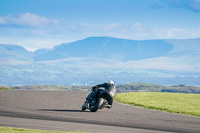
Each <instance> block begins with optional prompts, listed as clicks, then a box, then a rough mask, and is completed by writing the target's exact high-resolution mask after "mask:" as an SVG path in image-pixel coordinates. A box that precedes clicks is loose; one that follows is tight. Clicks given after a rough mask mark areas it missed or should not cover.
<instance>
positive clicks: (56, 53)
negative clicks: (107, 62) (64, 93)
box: [0, 37, 173, 61]
mask: <svg viewBox="0 0 200 133" xmlns="http://www.w3.org/2000/svg"><path fill="white" fill-rule="evenodd" d="M172 48H173V45H172V44H170V43H169V42H166V41H165V40H144V41H135V40H127V39H118V38H111V37H90V38H86V39H83V40H79V41H75V42H72V43H63V44H61V45H58V46H55V47H53V48H52V49H39V50H37V51H35V52H30V51H27V50H25V49H24V48H23V47H20V46H17V45H5V44H4V45H3V44H1V45H0V50H1V53H0V55H1V56H0V57H1V58H6V59H16V60H23V61H31V60H32V61H48V60H59V59H64V58H104V59H114V60H120V61H132V60H141V59H147V58H155V57H160V56H164V55H166V54H167V53H168V52H169V51H171V50H172Z"/></svg>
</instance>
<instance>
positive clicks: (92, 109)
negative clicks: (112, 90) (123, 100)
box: [90, 98, 104, 112]
mask: <svg viewBox="0 0 200 133" xmlns="http://www.w3.org/2000/svg"><path fill="white" fill-rule="evenodd" d="M103 101H104V100H103V98H99V100H98V101H97V102H96V104H95V105H94V106H92V107H91V108H90V111H91V112H96V111H97V110H98V109H99V108H100V107H101V106H102V105H103Z"/></svg>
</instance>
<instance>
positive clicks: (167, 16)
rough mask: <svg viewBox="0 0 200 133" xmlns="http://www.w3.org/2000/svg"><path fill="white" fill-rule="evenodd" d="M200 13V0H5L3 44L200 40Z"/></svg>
mask: <svg viewBox="0 0 200 133" xmlns="http://www.w3.org/2000/svg"><path fill="white" fill-rule="evenodd" d="M199 15H200V1H199V0H184V1H180V0H173V1H169V0H165V1H163V0H149V1H146V0H140V1H139V0H118V1H115V0H110V1H106V0H97V1H92V0H77V1H73V0H59V1H56V0H43V1H40V0H34V1H26V0H18V1H15V0H6V1H5V0H0V44H15V45H19V46H22V47H24V48H25V49H27V50H29V51H35V50H37V49H43V48H51V47H53V46H56V45H59V44H62V43H70V42H74V41H77V40H82V39H85V38H88V37H91V36H108V37H114V38H123V39H130V40H154V39H188V38H199V37H200V17H199Z"/></svg>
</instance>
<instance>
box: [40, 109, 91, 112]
mask: <svg viewBox="0 0 200 133" xmlns="http://www.w3.org/2000/svg"><path fill="white" fill-rule="evenodd" d="M38 110H39V111H56V112H90V111H82V110H66V109H38Z"/></svg>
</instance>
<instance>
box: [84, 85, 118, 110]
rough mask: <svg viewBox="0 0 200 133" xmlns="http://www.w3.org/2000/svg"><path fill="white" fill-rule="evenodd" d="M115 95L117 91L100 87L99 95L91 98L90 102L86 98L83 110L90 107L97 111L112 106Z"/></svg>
mask: <svg viewBox="0 0 200 133" xmlns="http://www.w3.org/2000/svg"><path fill="white" fill-rule="evenodd" d="M114 97H115V91H114V92H113V91H107V90H104V89H98V92H97V95H96V96H95V97H94V98H93V99H92V100H90V101H89V102H88V101H87V100H86V101H85V102H84V103H83V106H82V108H81V109H82V110H83V111H84V110H86V109H89V110H90V111H91V112H96V111H97V110H98V109H103V108H108V109H110V108H111V107H112V103H113V99H114Z"/></svg>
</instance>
